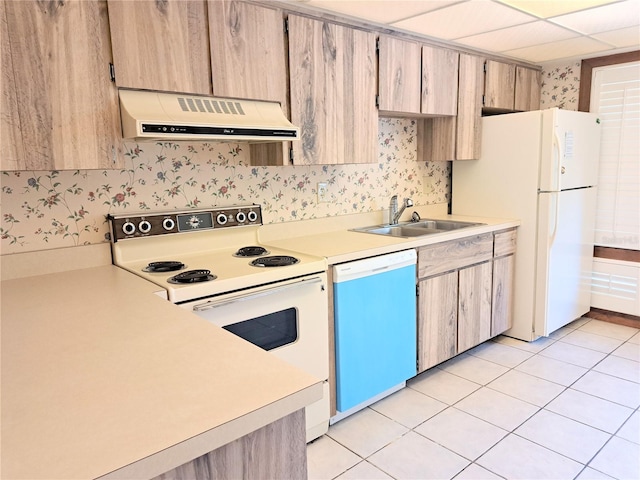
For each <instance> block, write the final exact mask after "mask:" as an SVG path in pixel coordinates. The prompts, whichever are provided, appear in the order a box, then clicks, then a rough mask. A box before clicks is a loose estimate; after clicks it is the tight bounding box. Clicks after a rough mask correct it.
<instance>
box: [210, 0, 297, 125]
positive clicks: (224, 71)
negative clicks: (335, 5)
mask: <svg viewBox="0 0 640 480" xmlns="http://www.w3.org/2000/svg"><path fill="white" fill-rule="evenodd" d="M208 6H209V28H210V32H209V36H210V39H211V69H212V75H213V94H214V95H216V96H221V97H236V98H252V99H256V100H270V101H274V102H280V105H282V110H283V111H284V112H285V114H288V113H289V102H288V98H287V80H288V77H287V62H286V58H287V57H286V55H287V52H286V47H285V33H284V17H283V14H282V11H280V10H276V9H272V8H265V7H260V6H257V5H252V4H248V3H243V2H238V1H213V2H209V3H208Z"/></svg>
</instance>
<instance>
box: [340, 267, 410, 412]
mask: <svg viewBox="0 0 640 480" xmlns="http://www.w3.org/2000/svg"><path fill="white" fill-rule="evenodd" d="M415 285H416V266H415V264H412V265H408V266H402V267H400V268H395V266H390V269H382V270H381V269H379V268H375V269H372V271H371V274H370V275H366V276H361V277H359V278H356V279H353V280H347V281H343V282H337V283H334V315H335V341H336V390H337V392H336V393H337V409H338V411H339V412H345V411H347V410H349V409H351V408H353V407H354V406H357V405H359V404H361V403H363V402H366V401H367V400H368V399H370V398H372V397H375V396H376V395H378V394H380V393H382V392H385V391H386V390H389V389H391V388H392V387H395V386H396V385H398V384H402V383H403V382H405V381H406V380H407V379H409V378H411V377H414V376H415V375H416V373H417V371H416V345H417V340H416V293H415V292H416V290H415Z"/></svg>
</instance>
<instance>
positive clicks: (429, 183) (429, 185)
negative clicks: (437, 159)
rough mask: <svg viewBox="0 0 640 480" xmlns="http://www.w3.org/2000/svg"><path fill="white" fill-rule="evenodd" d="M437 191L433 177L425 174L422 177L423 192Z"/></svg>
mask: <svg viewBox="0 0 640 480" xmlns="http://www.w3.org/2000/svg"><path fill="white" fill-rule="evenodd" d="M434 191H435V187H434V185H433V177H429V176H426V175H425V176H424V177H422V193H427V194H428V193H433V192H434Z"/></svg>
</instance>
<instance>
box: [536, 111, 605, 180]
mask: <svg viewBox="0 0 640 480" xmlns="http://www.w3.org/2000/svg"><path fill="white" fill-rule="evenodd" d="M598 122H599V120H598V117H597V115H596V114H594V113H587V112H574V111H569V110H560V109H557V108H551V109H548V110H543V111H542V125H543V127H542V139H541V142H542V157H541V163H540V183H539V190H540V191H541V192H557V191H560V190H568V189H572V188H581V187H589V186H592V185H596V184H597V180H598V158H599V155H600V124H599V123H598Z"/></svg>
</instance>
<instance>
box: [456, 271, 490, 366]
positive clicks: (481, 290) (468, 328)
mask: <svg viewBox="0 0 640 480" xmlns="http://www.w3.org/2000/svg"><path fill="white" fill-rule="evenodd" d="M492 270H493V269H492V262H484V263H481V264H479V265H474V266H472V267H467V268H463V269H462V270H460V271H459V293H458V353H461V352H464V351H465V350H468V349H470V348H472V347H475V346H476V345H479V344H481V343H482V342H484V341H485V340H488V339H489V338H491V277H492V275H493V271H492Z"/></svg>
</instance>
